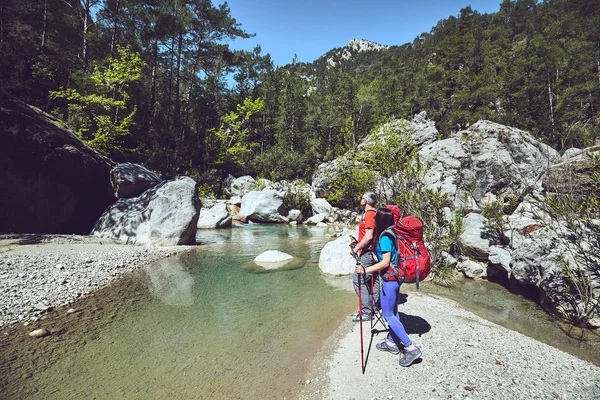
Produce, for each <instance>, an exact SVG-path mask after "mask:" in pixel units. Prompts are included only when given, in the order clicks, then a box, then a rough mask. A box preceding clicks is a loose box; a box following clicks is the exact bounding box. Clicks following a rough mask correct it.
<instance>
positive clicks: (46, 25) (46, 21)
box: [42, 0, 48, 49]
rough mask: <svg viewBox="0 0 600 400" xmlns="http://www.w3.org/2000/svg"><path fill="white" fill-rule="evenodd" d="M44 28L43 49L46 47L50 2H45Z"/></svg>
mask: <svg viewBox="0 0 600 400" xmlns="http://www.w3.org/2000/svg"><path fill="white" fill-rule="evenodd" d="M43 18H44V27H43V29H42V49H43V48H45V47H46V29H47V28H48V0H44V17H43Z"/></svg>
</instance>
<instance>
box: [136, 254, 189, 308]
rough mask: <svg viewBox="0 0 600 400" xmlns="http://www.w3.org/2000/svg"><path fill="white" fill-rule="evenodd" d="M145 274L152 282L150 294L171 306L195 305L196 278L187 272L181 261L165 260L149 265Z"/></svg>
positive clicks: (145, 269)
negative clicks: (193, 290)
mask: <svg viewBox="0 0 600 400" xmlns="http://www.w3.org/2000/svg"><path fill="white" fill-rule="evenodd" d="M144 272H145V273H146V275H147V276H148V279H149V280H150V285H149V288H148V289H149V291H150V293H151V294H152V295H153V296H154V297H156V298H157V299H159V300H160V301H162V302H163V303H165V304H167V305H170V306H191V305H193V304H194V295H193V293H192V287H193V286H194V277H193V276H192V275H191V274H190V273H188V272H186V271H185V269H184V267H183V265H182V263H181V261H180V260H179V259H174V258H173V259H164V260H159V261H157V262H156V263H153V264H150V265H147V266H146V267H145V268H144Z"/></svg>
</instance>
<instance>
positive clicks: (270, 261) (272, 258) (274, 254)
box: [254, 250, 294, 269]
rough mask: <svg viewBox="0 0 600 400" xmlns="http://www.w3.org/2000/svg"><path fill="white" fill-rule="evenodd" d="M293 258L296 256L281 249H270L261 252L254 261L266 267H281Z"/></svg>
mask: <svg viewBox="0 0 600 400" xmlns="http://www.w3.org/2000/svg"><path fill="white" fill-rule="evenodd" d="M293 259H294V257H292V256H290V255H289V254H286V253H284V252H281V251H279V250H268V251H265V252H264V253H262V254H259V255H258V256H257V257H256V258H255V259H254V262H255V263H256V264H257V265H259V266H260V267H262V268H264V269H279V268H281V267H283V266H285V265H286V264H287V263H288V262H290V261H291V260H293Z"/></svg>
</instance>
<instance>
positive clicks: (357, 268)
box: [354, 264, 367, 274]
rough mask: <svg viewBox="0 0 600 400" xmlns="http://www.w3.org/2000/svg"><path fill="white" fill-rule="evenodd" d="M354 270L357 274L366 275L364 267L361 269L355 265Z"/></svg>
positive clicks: (361, 266) (359, 265) (360, 266)
mask: <svg viewBox="0 0 600 400" xmlns="http://www.w3.org/2000/svg"><path fill="white" fill-rule="evenodd" d="M354 270H355V271H356V273H357V274H366V273H367V270H366V269H365V267H363V265H362V264H357V265H356V267H354Z"/></svg>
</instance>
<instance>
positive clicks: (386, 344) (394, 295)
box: [356, 208, 421, 367]
mask: <svg viewBox="0 0 600 400" xmlns="http://www.w3.org/2000/svg"><path fill="white" fill-rule="evenodd" d="M392 225H394V214H392V212H391V211H390V210H388V209H387V208H378V209H377V212H376V214H375V232H374V235H373V237H374V241H375V242H376V243H375V255H376V256H377V260H379V261H378V262H377V263H375V264H373V265H371V266H368V267H366V268H365V267H363V266H362V265H357V266H356V273H358V274H369V273H373V272H379V271H382V270H383V272H382V274H385V273H386V272H387V271H388V269H390V268H391V265H392V264H394V265H395V262H396V254H397V243H393V242H392V239H391V238H390V237H389V236H388V235H383V236H382V237H381V238H379V235H380V234H381V232H383V231H384V230H385V229H387V228H389V227H390V226H392ZM400 284H401V283H399V282H398V280H396V279H393V280H392V279H388V280H387V281H385V280H384V281H383V282H382V286H381V294H380V296H379V300H380V302H381V312H382V314H383V317H384V318H385V320H386V321H387V323H388V325H389V327H390V332H389V334H388V337H387V338H386V339H384V340H383V341H382V342H380V343H377V345H376V346H375V347H376V348H377V349H378V350H381V351H388V352H390V353H392V354H400V353H402V354H401V355H400V365H401V366H403V367H408V366H410V365H411V364H412V363H413V362H414V361H415V360H417V359H419V358H420V357H421V350H420V349H419V348H418V347H417V346H415V345H414V344H413V343H412V341H411V340H410V338H409V337H408V335H407V334H406V330H405V329H404V325H402V322H401V321H400V315H399V313H398V294H399V292H400ZM399 345H403V349H402V351H400V347H399Z"/></svg>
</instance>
